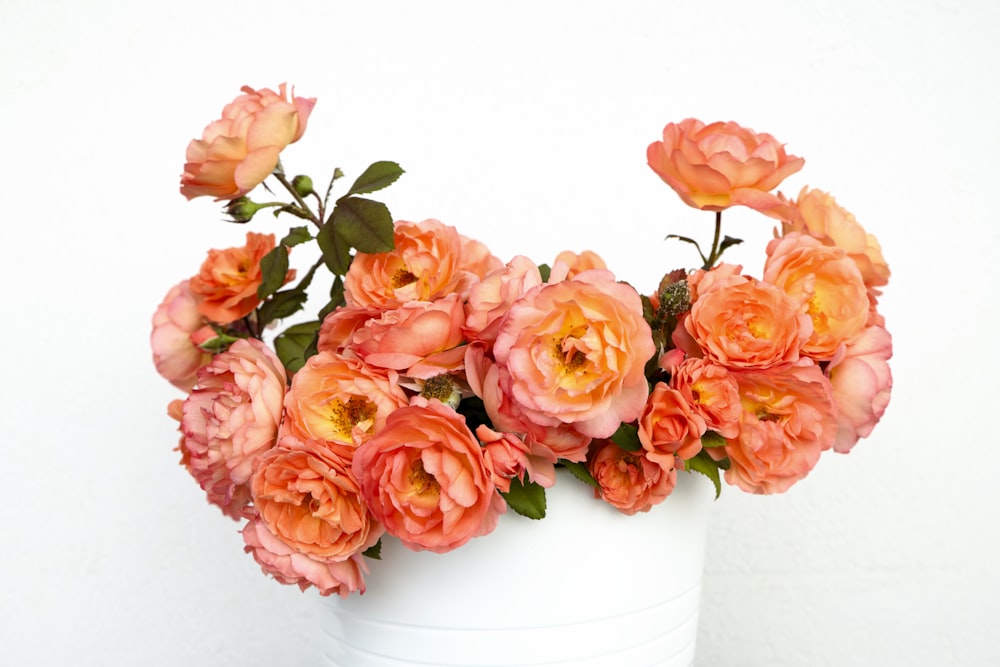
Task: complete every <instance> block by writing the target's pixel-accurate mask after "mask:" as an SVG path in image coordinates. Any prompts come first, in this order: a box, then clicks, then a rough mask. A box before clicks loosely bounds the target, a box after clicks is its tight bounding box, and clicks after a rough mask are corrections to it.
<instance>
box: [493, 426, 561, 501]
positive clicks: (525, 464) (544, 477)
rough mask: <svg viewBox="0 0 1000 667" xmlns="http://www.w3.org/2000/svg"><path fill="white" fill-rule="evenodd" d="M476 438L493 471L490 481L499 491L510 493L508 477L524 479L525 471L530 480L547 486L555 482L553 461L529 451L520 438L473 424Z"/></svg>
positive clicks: (521, 480)
mask: <svg viewBox="0 0 1000 667" xmlns="http://www.w3.org/2000/svg"><path fill="white" fill-rule="evenodd" d="M476 437H477V438H479V441H480V442H481V443H482V445H483V456H484V457H485V458H486V464H487V467H488V468H489V469H490V470H492V471H493V481H494V483H495V484H496V487H497V488H498V489H499V490H500V491H503V492H504V493H507V492H509V491H510V480H512V479H514V478H515V477H516V478H517V479H518V481H520V482H524V474H525V473H527V474H528V479H529V480H530V481H532V482H535V483H536V484H538V485H540V486H542V487H545V488H546V489H547V488H549V487H550V486H552V485H553V484H555V483H556V468H555V465H553V462H552V461H550V460H548V459H546V458H543V457H540V456H536V455H533V454H531V449H530V447H529V446H528V444H527V443H526V442H525V441H524V439H523V438H520V437H518V436H517V435H515V434H514V433H500V432H498V431H494V430H493V429H491V428H490V427H489V426H486V425H485V424H480V425H479V426H477V427H476Z"/></svg>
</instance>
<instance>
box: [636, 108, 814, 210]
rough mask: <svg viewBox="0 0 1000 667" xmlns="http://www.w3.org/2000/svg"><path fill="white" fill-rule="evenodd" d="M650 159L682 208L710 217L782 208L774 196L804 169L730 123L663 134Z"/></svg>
mask: <svg viewBox="0 0 1000 667" xmlns="http://www.w3.org/2000/svg"><path fill="white" fill-rule="evenodd" d="M646 157H647V159H648V161H649V166H650V167H651V168H652V169H653V171H655V172H656V173H657V175H658V176H659V177H660V178H662V179H663V180H664V181H665V182H666V183H667V185H669V186H670V187H671V188H673V189H674V191H675V192H676V193H677V194H678V195H680V197H681V199H683V200H684V203H686V204H687V205H688V206H693V207H695V208H700V209H704V210H708V211H721V210H723V209H726V208H729V207H730V206H736V205H742V206H749V207H750V208H753V209H757V210H761V211H766V210H767V209H770V208H773V207H775V206H779V205H780V204H781V202H780V200H779V199H778V198H777V197H776V196H775V195H774V194H771V192H770V191H771V190H773V189H774V188H776V187H778V185H779V184H780V183H781V181H783V180H784V179H785V178H786V177H788V176H790V175H791V174H794V173H795V172H797V171H798V170H799V169H801V168H802V165H803V164H804V163H805V161H804V160H803V159H802V158H799V157H795V156H792V155H787V154H786V153H785V148H784V145H783V144H780V143H778V141H777V139H775V138H774V137H772V136H771V135H769V134H757V133H755V132H754V131H753V130H749V129H747V128H744V127H740V126H739V125H737V124H736V123H732V122H730V123H722V122H717V123H712V124H711V125H705V124H704V123H702V122H701V121H699V120H695V119H694V118H688V119H687V120H684V121H681V122H680V123H676V124H675V123H670V124H668V125H667V126H666V127H665V128H663V141H655V142H653V143H652V144H650V145H649V148H648V149H647V151H646Z"/></svg>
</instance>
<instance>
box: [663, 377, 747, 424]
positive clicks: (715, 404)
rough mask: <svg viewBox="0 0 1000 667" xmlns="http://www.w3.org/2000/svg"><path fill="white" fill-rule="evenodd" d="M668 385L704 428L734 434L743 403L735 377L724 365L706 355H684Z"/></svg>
mask: <svg viewBox="0 0 1000 667" xmlns="http://www.w3.org/2000/svg"><path fill="white" fill-rule="evenodd" d="M670 386H671V387H672V388H673V389H676V390H677V391H679V392H680V393H681V395H682V396H683V397H684V398H685V400H686V401H687V402H688V403H690V405H691V407H692V408H693V409H694V411H695V412H697V413H698V414H699V415H701V418H702V419H704V420H705V425H706V427H707V428H708V430H710V431H714V432H715V433H718V434H719V435H721V436H722V437H723V438H733V437H736V434H737V433H738V432H739V429H740V417H741V415H742V413H743V407H742V405H740V394H739V387H738V386H737V385H736V380H735V379H734V378H733V376H732V375H731V374H730V373H729V371H727V370H726V369H725V368H724V367H722V366H720V365H718V364H714V363H712V362H710V361H708V360H707V359H697V358H688V359H684V360H683V361H681V362H680V363H679V364H678V365H677V367H676V368H675V369H674V371H673V373H672V375H671V376H670Z"/></svg>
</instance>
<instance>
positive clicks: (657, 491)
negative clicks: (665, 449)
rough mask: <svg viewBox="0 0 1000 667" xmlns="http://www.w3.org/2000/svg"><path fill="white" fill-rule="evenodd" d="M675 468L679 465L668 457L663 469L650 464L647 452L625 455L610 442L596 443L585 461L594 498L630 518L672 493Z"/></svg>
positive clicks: (672, 458) (624, 452) (626, 453)
mask: <svg viewBox="0 0 1000 667" xmlns="http://www.w3.org/2000/svg"><path fill="white" fill-rule="evenodd" d="M664 463H668V460H667V459H665V460H664ZM678 465H682V464H681V463H679V462H676V461H675V460H674V457H670V458H669V463H668V467H664V465H663V464H660V463H656V462H654V461H652V460H650V458H649V455H648V453H647V452H645V451H641V450H640V451H638V452H627V451H625V450H624V449H622V448H621V447H619V446H618V445H616V444H615V443H613V442H611V441H610V440H600V441H595V446H594V447H593V450H592V454H591V456H590V458H589V459H588V461H587V468H588V469H589V470H590V474H591V475H592V476H593V478H594V479H595V480H596V481H597V484H598V486H599V487H600V488H599V489H598V490H597V491H596V494H597V495H599V496H600V497H601V498H603V499H604V500H605V501H607V502H608V503H609V504H610V505H611V506H613V507H615V508H616V509H618V510H619V511H620V512H622V513H623V514H628V515H629V516H631V515H633V514H636V513H637V512H648V511H649V509H650V508H651V507H653V506H654V505H658V504H659V503H661V502H663V501H664V499H666V497H667V496H669V495H670V494H671V492H673V490H674V486H675V485H676V484H677V466H678Z"/></svg>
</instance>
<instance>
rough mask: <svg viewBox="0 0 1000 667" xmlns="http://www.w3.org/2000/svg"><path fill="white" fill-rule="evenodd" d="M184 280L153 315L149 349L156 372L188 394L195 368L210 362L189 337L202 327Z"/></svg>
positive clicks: (202, 322) (192, 297) (172, 290)
mask: <svg viewBox="0 0 1000 667" xmlns="http://www.w3.org/2000/svg"><path fill="white" fill-rule="evenodd" d="M189 282H190V281H188V280H185V281H183V282H180V283H178V284H177V285H174V286H173V287H171V288H170V291H169V292H167V296H166V297H164V299H163V303H161V304H160V305H159V307H158V308H157V309H156V312H155V313H154V314H153V332H152V334H150V337H149V342H150V346H151V347H152V348H153V364H155V366H156V371H157V372H158V373H159V374H160V375H162V376H163V377H164V378H166V379H167V380H169V381H170V384H172V385H174V386H175V387H177V388H178V389H183V390H184V391H191V388H192V387H194V383H195V380H196V379H197V374H198V369H199V368H201V367H202V366H204V365H205V364H207V363H208V362H209V361H211V360H212V355H211V354H209V353H208V352H206V351H204V350H202V349H201V348H199V347H198V346H197V344H195V343H194V342H193V341H192V340H191V336H192V334H194V333H195V332H197V331H199V330H200V329H202V328H203V327H205V326H206V323H205V318H204V317H202V316H201V313H199V312H198V301H197V298H196V297H195V295H194V294H193V293H192V292H191V288H190V285H189Z"/></svg>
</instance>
